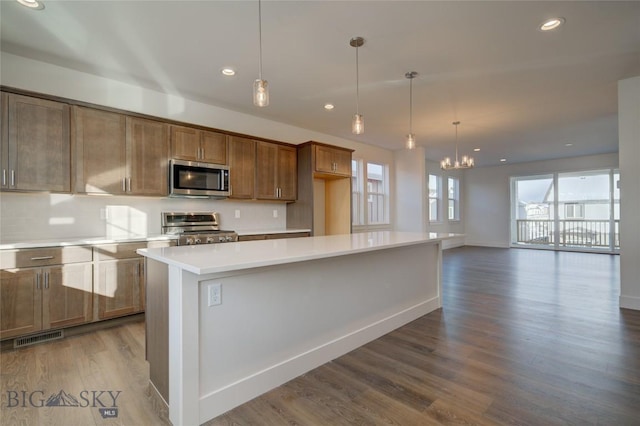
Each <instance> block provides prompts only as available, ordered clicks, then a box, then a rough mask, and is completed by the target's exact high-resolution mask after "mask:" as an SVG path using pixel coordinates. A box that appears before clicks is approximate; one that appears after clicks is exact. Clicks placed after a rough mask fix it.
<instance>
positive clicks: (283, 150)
mask: <svg viewBox="0 0 640 426" xmlns="http://www.w3.org/2000/svg"><path fill="white" fill-rule="evenodd" d="M278 187H279V188H280V199H281V200H288V201H295V199H296V197H297V195H298V154H297V151H296V149H295V148H290V147H287V146H280V147H278Z"/></svg>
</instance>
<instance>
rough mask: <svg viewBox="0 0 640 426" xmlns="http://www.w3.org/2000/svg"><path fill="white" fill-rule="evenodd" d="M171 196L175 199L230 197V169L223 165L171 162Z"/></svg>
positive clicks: (181, 161)
mask: <svg viewBox="0 0 640 426" xmlns="http://www.w3.org/2000/svg"><path fill="white" fill-rule="evenodd" d="M169 167H170V171H169V179H170V188H171V192H170V195H171V196H173V197H216V198H224V197H228V196H229V167H228V166H225V165H221V164H211V163H199V162H195V161H183V160H171V162H170V165H169Z"/></svg>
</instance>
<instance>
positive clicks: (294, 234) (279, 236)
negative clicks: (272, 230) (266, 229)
mask: <svg viewBox="0 0 640 426" xmlns="http://www.w3.org/2000/svg"><path fill="white" fill-rule="evenodd" d="M309 235H310V234H309V232H283V233H278V234H267V240H280V239H283V238H302V237H308V236H309Z"/></svg>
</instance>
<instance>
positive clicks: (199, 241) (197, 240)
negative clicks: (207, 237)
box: [193, 238, 202, 244]
mask: <svg viewBox="0 0 640 426" xmlns="http://www.w3.org/2000/svg"><path fill="white" fill-rule="evenodd" d="M193 243H194V244H201V243H202V241H201V240H200V238H196V239H194V240H193Z"/></svg>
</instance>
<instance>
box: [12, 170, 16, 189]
mask: <svg viewBox="0 0 640 426" xmlns="http://www.w3.org/2000/svg"><path fill="white" fill-rule="evenodd" d="M11 186H16V171H15V170H11Z"/></svg>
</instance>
